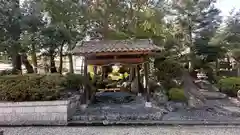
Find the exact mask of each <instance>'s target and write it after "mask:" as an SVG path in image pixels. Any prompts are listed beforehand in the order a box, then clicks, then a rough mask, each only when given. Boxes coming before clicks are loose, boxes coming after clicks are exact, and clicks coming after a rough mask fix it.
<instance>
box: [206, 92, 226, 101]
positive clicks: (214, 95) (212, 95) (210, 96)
mask: <svg viewBox="0 0 240 135" xmlns="http://www.w3.org/2000/svg"><path fill="white" fill-rule="evenodd" d="M201 93H202V94H203V96H204V97H205V98H206V99H224V98H227V95H226V94H224V93H221V92H210V91H202V92H201Z"/></svg>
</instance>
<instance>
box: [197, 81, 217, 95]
mask: <svg viewBox="0 0 240 135" xmlns="http://www.w3.org/2000/svg"><path fill="white" fill-rule="evenodd" d="M195 83H196V84H197V85H198V86H199V87H200V88H201V89H203V90H204V91H212V92H214V91H219V89H218V88H217V87H215V86H214V85H213V84H211V83H210V82H209V81H207V80H196V81H195Z"/></svg>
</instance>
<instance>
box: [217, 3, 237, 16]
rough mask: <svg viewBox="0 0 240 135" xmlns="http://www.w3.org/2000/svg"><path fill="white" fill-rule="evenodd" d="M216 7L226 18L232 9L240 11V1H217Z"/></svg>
mask: <svg viewBox="0 0 240 135" xmlns="http://www.w3.org/2000/svg"><path fill="white" fill-rule="evenodd" d="M216 6H217V7H218V8H219V9H221V11H222V16H224V17H226V16H228V15H229V12H231V11H232V9H234V8H235V9H236V10H238V9H240V0H217V4H216Z"/></svg>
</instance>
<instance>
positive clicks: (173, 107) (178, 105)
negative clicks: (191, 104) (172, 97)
mask: <svg viewBox="0 0 240 135" xmlns="http://www.w3.org/2000/svg"><path fill="white" fill-rule="evenodd" d="M165 108H166V109H167V110H168V111H169V112H175V111H177V110H179V109H185V108H187V104H186V103H184V102H172V101H170V102H167V103H166V104H165Z"/></svg>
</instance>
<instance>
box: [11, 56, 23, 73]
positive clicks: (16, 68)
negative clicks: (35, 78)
mask: <svg viewBox="0 0 240 135" xmlns="http://www.w3.org/2000/svg"><path fill="white" fill-rule="evenodd" d="M12 66H13V70H12V72H13V74H19V72H21V71H22V62H21V56H20V55H19V54H18V53H13V54H12Z"/></svg>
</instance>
